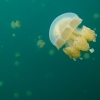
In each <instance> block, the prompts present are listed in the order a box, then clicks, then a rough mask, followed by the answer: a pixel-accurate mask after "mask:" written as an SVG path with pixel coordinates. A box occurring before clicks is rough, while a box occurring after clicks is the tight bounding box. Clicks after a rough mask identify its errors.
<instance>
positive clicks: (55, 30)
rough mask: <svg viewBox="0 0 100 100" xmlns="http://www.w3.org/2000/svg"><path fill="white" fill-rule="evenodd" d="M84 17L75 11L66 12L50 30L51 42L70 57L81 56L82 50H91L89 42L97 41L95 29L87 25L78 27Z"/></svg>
mask: <svg viewBox="0 0 100 100" xmlns="http://www.w3.org/2000/svg"><path fill="white" fill-rule="evenodd" d="M81 22H82V19H81V18H79V17H78V15H77V14H75V13H64V14H62V15H60V16H58V17H57V18H56V19H55V20H54V21H53V22H52V24H51V26H50V30H49V38H50V41H51V43H52V44H53V45H54V46H55V47H56V48H57V49H58V50H59V49H61V48H62V50H63V52H64V53H65V54H67V55H68V56H69V57H70V58H72V59H74V60H76V58H81V51H90V52H91V53H92V52H93V51H94V50H93V49H92V50H91V48H90V45H89V42H96V36H97V35H96V34H95V31H94V30H91V29H90V28H88V27H86V26H84V25H83V26H82V28H78V26H79V25H80V24H81Z"/></svg>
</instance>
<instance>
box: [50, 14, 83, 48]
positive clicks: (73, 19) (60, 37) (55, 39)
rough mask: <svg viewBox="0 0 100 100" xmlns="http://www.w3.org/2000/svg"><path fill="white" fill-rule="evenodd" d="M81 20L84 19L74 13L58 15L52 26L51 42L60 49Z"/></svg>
mask: <svg viewBox="0 0 100 100" xmlns="http://www.w3.org/2000/svg"><path fill="white" fill-rule="evenodd" d="M81 21H82V19H80V18H79V17H78V16H77V15H76V14H74V13H65V14H62V15H60V16H58V17H57V18H56V19H55V20H54V21H53V22H52V24H51V26H50V31H49V38H50V41H51V43H52V44H53V45H55V46H56V47H57V48H58V49H60V48H61V47H62V45H64V44H65V42H66V40H68V38H69V36H70V35H71V33H72V32H73V30H74V29H75V28H76V27H77V26H78V25H79V24H80V23H81Z"/></svg>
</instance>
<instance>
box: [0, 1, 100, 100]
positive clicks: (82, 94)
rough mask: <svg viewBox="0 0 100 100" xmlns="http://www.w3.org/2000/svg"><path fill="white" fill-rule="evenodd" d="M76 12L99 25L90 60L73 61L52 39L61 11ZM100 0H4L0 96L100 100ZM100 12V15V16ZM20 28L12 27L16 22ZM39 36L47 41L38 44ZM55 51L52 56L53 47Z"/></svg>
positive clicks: (0, 28)
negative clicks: (55, 20) (54, 23)
mask: <svg viewBox="0 0 100 100" xmlns="http://www.w3.org/2000/svg"><path fill="white" fill-rule="evenodd" d="M66 12H73V13H76V14H77V15H78V16H79V17H80V18H82V19H83V22H82V25H86V26H87V27H89V28H91V29H94V28H96V34H97V35H98V36H97V41H96V43H90V45H91V47H93V48H94V49H95V52H94V53H93V54H90V58H89V59H83V60H77V61H76V62H75V61H73V60H72V59H70V58H69V57H68V56H67V55H65V54H64V53H63V51H62V50H59V51H58V50H57V49H56V47H55V46H53V45H52V44H51V42H50V40H49V28H50V25H51V23H52V21H53V20H54V19H55V18H56V17H57V16H59V15H60V14H63V13H66ZM96 13H97V15H98V14H100V1H99V0H0V100H100V64H99V61H100V58H99V57H100V52H99V51H100V44H99V40H100V35H99V33H100V17H99V18H98V17H95V18H94V17H93V15H94V14H96ZM99 16H100V15H99ZM16 20H18V21H20V23H21V27H20V28H18V29H13V28H12V27H11V22H12V21H16ZM39 36H40V37H41V39H42V40H43V41H44V42H45V45H44V47H43V48H39V47H38V46H37V41H38V40H39ZM50 50H53V51H54V54H53V55H50V54H49V51H50Z"/></svg>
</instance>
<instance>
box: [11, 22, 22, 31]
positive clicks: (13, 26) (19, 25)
mask: <svg viewBox="0 0 100 100" xmlns="http://www.w3.org/2000/svg"><path fill="white" fill-rule="evenodd" d="M11 27H12V28H13V29H16V28H20V27H21V23H20V21H18V20H16V21H12V22H11Z"/></svg>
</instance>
